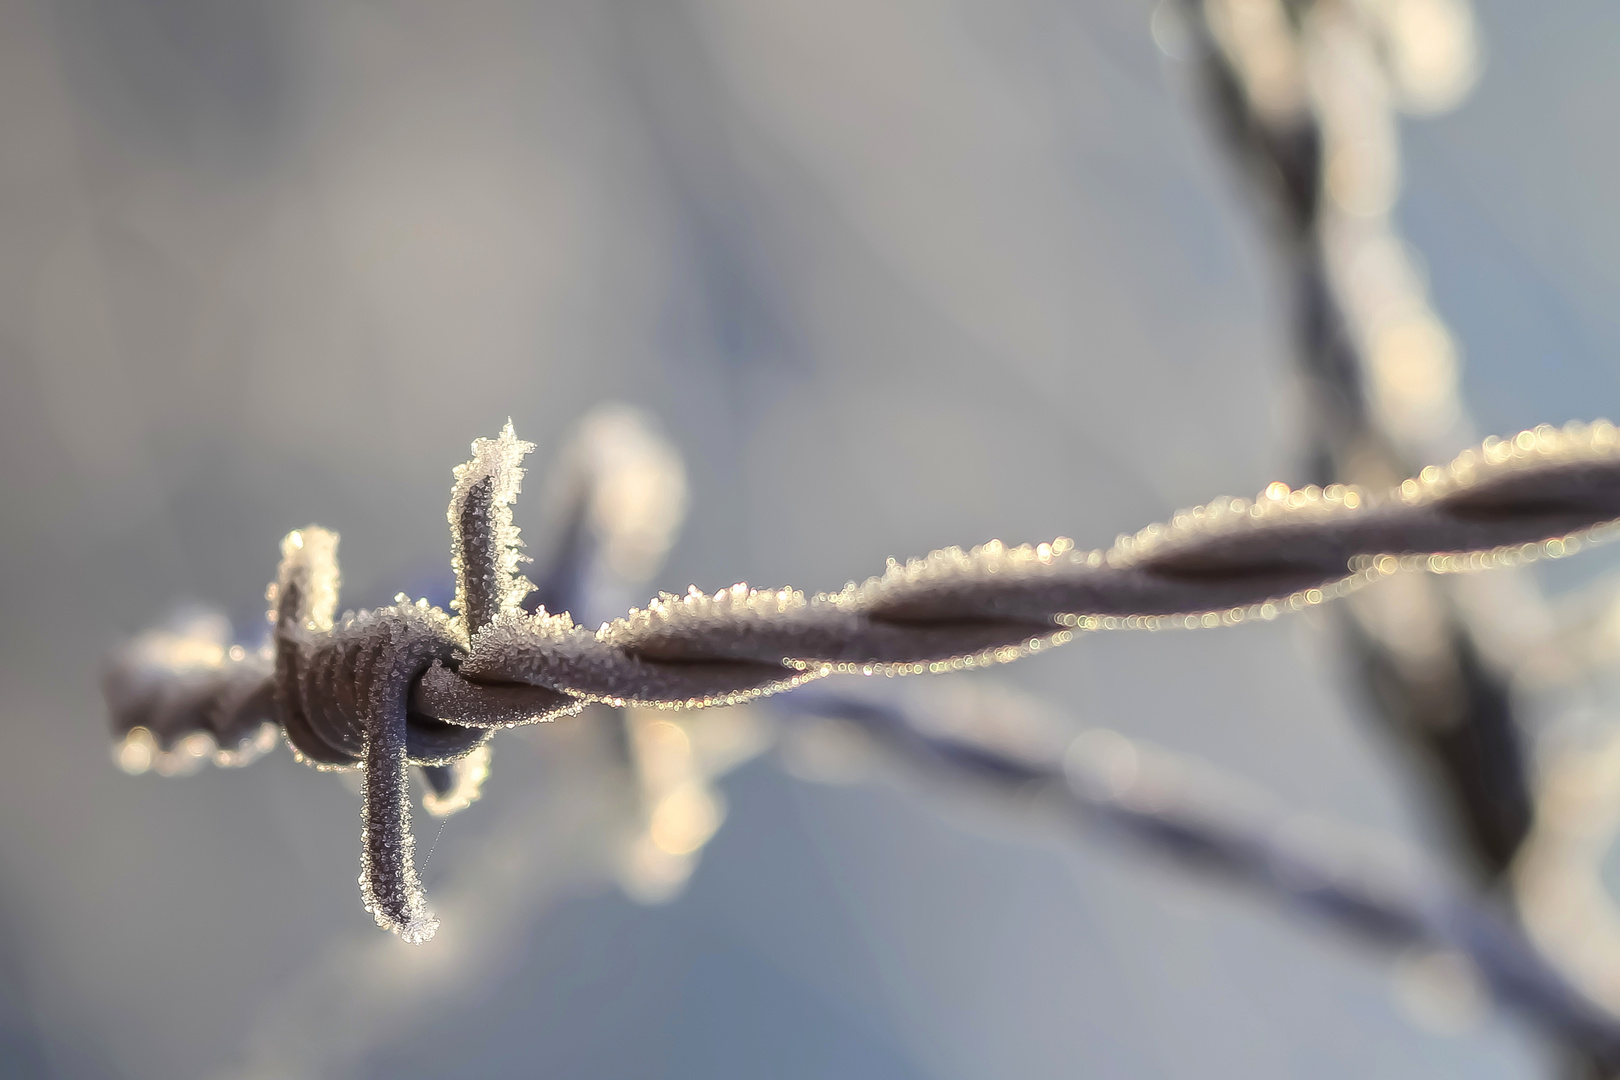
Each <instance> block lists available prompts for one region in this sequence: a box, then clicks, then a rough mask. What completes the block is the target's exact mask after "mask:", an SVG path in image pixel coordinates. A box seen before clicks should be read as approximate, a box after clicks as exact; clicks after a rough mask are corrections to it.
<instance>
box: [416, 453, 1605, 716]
mask: <svg viewBox="0 0 1620 1080" xmlns="http://www.w3.org/2000/svg"><path fill="white" fill-rule="evenodd" d="M1616 517H1620V437H1617V434H1616V431H1615V429H1614V427H1613V426H1612V425H1610V424H1608V423H1606V422H1599V423H1596V424H1593V425H1590V426H1588V425H1570V426H1569V427H1567V428H1565V429H1563V430H1556V429H1553V428H1550V427H1544V428H1539V429H1537V430H1535V431H1533V432H1525V433H1522V434H1521V435H1519V436H1517V437H1515V438H1514V439H1511V440H1499V439H1492V440H1488V441H1487V442H1486V443H1485V444H1484V445H1483V446H1482V447H1480V448H1479V449H1478V450H1470V451H1467V452H1465V453H1464V454H1462V455H1461V456H1459V457H1458V458H1457V459H1456V461H1454V462H1453V463H1452V464H1451V465H1450V466H1449V467H1446V468H1438V467H1432V466H1431V467H1430V468H1427V469H1425V470H1423V472H1422V474H1421V475H1420V476H1419V477H1417V478H1415V479H1412V480H1408V481H1406V482H1404V483H1403V484H1402V485H1401V486H1400V487H1399V488H1397V489H1396V490H1395V491H1394V492H1393V493H1391V494H1390V495H1388V496H1386V497H1383V498H1374V497H1372V496H1370V495H1369V494H1367V493H1366V492H1364V491H1362V490H1360V489H1358V488H1354V487H1347V486H1341V485H1333V486H1330V487H1328V488H1326V489H1319V488H1314V487H1311V488H1306V489H1303V490H1301V491H1290V490H1288V489H1286V488H1285V487H1284V486H1283V485H1280V484H1274V485H1272V486H1271V487H1270V488H1268V489H1267V492H1266V493H1264V494H1262V495H1261V496H1260V497H1259V498H1257V499H1254V500H1247V499H1218V500H1216V501H1214V502H1212V503H1210V504H1208V505H1206V506H1202V507H1197V508H1195V509H1193V510H1189V511H1185V512H1183V513H1180V514H1177V515H1176V516H1175V517H1174V518H1173V519H1172V521H1171V522H1170V523H1168V524H1166V525H1154V526H1149V527H1148V528H1146V529H1144V530H1142V531H1141V532H1139V533H1137V534H1136V535H1135V536H1129V537H1121V538H1120V540H1119V541H1118V542H1117V543H1116V544H1115V545H1114V546H1113V547H1112V548H1111V549H1108V550H1106V551H1102V550H1097V551H1081V550H1079V549H1077V548H1076V547H1075V546H1074V544H1073V542H1072V541H1070V540H1067V539H1065V538H1059V539H1058V540H1056V541H1053V542H1052V543H1050V544H1040V545H1036V546H1030V545H1025V546H1022V547H1009V546H1006V545H1004V544H1001V543H999V542H996V541H992V542H990V543H988V544H985V545H982V546H980V547H977V548H974V549H973V550H971V551H962V550H961V549H957V548H951V549H946V550H943V551H936V552H934V553H932V554H931V555H929V556H928V557H927V558H924V559H919V560H913V561H911V562H908V563H905V564H900V563H897V562H893V561H891V563H890V565H889V568H888V570H887V571H886V572H885V573H884V574H883V575H882V576H881V577H876V578H872V579H870V580H868V581H867V582H865V583H864V584H860V585H856V584H854V583H851V584H849V585H847V586H845V588H844V589H842V590H841V591H839V592H837V593H831V594H828V593H823V594H819V595H816V596H809V597H807V596H806V595H805V594H804V593H803V592H801V591H798V590H794V589H777V590H760V589H752V588H749V587H748V586H746V585H745V584H738V585H734V586H732V587H731V588H729V589H722V590H720V591H719V592H716V593H714V594H712V595H711V594H706V593H702V592H699V591H697V590H696V588H695V587H694V589H693V590H692V591H690V592H689V593H688V594H687V595H686V596H675V595H672V594H664V595H662V596H661V597H660V598H658V599H657V600H654V601H653V602H652V603H651V604H650V605H649V606H648V607H647V608H645V609H640V610H637V611H633V612H631V613H630V614H629V615H628V616H627V617H625V618H622V619H618V620H615V621H614V622H612V623H608V624H604V625H603V626H602V627H601V628H600V629H598V630H595V631H591V630H589V629H586V628H584V627H580V626H577V625H575V624H574V622H573V620H572V619H571V618H570V617H569V615H568V614H567V613H563V614H559V615H552V614H549V613H546V612H544V611H542V612H538V613H536V614H534V615H525V614H519V613H510V612H509V613H504V614H502V615H501V616H498V617H497V618H496V619H495V620H493V621H492V622H491V623H490V624H489V626H488V627H486V628H485V629H484V630H482V631H480V632H479V633H477V634H475V635H473V637H472V638H471V640H470V652H469V655H468V657H467V659H466V660H465V661H464V662H462V663H461V665H460V667H459V670H451V669H450V667H449V666H447V665H446V666H442V667H438V668H434V669H433V670H431V671H429V672H428V673H427V675H426V676H425V677H424V679H423V680H422V685H421V688H420V690H419V692H418V694H417V695H416V697H415V699H414V700H415V702H416V704H417V707H418V708H420V709H421V710H422V711H424V712H426V713H428V714H430V715H434V716H438V717H441V718H443V719H446V720H449V721H451V722H454V723H468V724H489V723H492V722H495V723H500V724H504V723H508V722H511V719H512V717H511V715H510V714H509V713H497V714H496V715H495V716H492V715H491V712H490V710H491V709H492V708H493V707H494V706H495V702H493V701H492V700H490V699H489V697H488V696H487V695H489V694H490V689H489V687H488V686H487V685H480V684H496V685H498V686H499V687H500V690H499V691H497V692H498V693H501V694H506V695H510V697H508V698H506V699H503V701H504V703H505V706H506V708H508V709H514V708H517V707H518V706H517V702H518V701H520V700H521V698H520V696H519V695H517V694H515V693H514V691H513V690H512V686H513V684H526V685H529V686H533V687H537V688H542V689H546V690H551V691H553V692H556V693H559V694H561V695H564V696H566V697H568V698H572V699H577V700H586V701H602V702H607V703H610V704H625V703H636V704H642V705H653V706H659V707H668V708H679V707H691V706H698V705H712V704H727V703H734V702H737V701H742V700H748V699H750V698H753V697H758V696H761V695H763V694H768V693H774V692H777V691H779V690H784V689H790V688H792V687H794V686H797V685H800V684H802V683H803V682H805V681H808V680H810V679H814V678H819V677H821V676H823V675H827V674H831V673H834V672H849V671H860V672H863V673H866V674H875V673H884V674H909V673H916V672H942V671H949V670H958V669H962V668H967V667H976V666H980V665H984V664H989V663H998V662H1006V661H1009V660H1014V659H1017V658H1019V657H1021V656H1025V655H1029V654H1031V653H1034V652H1039V651H1041V650H1042V649H1044V648H1047V647H1049V646H1052V645H1057V644H1062V643H1064V642H1066V641H1068V640H1070V639H1072V637H1073V634H1074V632H1075V631H1078V630H1096V629H1112V628H1116V627H1132V628H1158V627H1167V626H1189V627H1190V626H1215V625H1231V624H1234V623H1238V622H1243V621H1246V620H1249V619H1269V618H1274V617H1275V616H1276V615H1278V614H1281V613H1283V612H1284V611H1288V610H1298V609H1300V608H1303V607H1306V606H1310V605H1313V604H1316V603H1320V602H1321V601H1323V600H1325V599H1327V598H1330V597H1332V596H1336V595H1339V594H1342V593H1343V592H1345V591H1348V590H1349V589H1352V588H1355V587H1357V586H1359V585H1361V584H1364V583H1366V582H1368V581H1371V580H1375V579H1377V578H1379V577H1382V576H1385V575H1387V574H1390V573H1394V572H1396V571H1398V570H1401V569H1415V568H1420V567H1421V568H1423V569H1427V570H1431V571H1441V572H1446V571H1460V570H1475V569H1484V568H1487V567H1491V566H1503V565H1512V564H1516V563H1519V562H1522V561H1526V560H1531V559H1535V558H1540V557H1542V556H1544V555H1548V556H1556V555H1562V554H1568V553H1571V552H1573V551H1576V550H1579V548H1580V547H1581V546H1582V545H1583V544H1585V543H1587V542H1589V541H1591V540H1595V539H1599V538H1601V535H1606V533H1602V531H1601V530H1599V531H1598V532H1593V531H1592V530H1594V529H1596V527H1598V526H1601V525H1605V524H1606V523H1608V522H1610V521H1612V520H1614V519H1615V518H1616ZM1600 534H1601V535H1600ZM553 700H555V699H546V698H540V697H537V698H535V699H534V701H535V703H536V708H537V709H539V710H541V711H544V708H546V707H547V705H546V703H547V702H549V701H553Z"/></svg>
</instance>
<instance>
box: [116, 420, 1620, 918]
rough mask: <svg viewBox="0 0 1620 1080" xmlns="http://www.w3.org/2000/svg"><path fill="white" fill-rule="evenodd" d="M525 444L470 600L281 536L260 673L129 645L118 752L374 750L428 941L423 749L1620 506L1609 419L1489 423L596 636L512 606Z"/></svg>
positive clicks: (324, 755)
mask: <svg viewBox="0 0 1620 1080" xmlns="http://www.w3.org/2000/svg"><path fill="white" fill-rule="evenodd" d="M529 449H530V444H528V443H523V442H521V441H519V440H518V439H517V438H516V436H515V435H514V434H513V432H512V428H511V425H510V424H508V425H507V428H506V430H505V431H503V432H502V433H501V435H500V436H499V437H497V438H495V439H480V440H478V441H477V442H475V443H474V444H473V450H474V457H473V460H472V461H470V462H469V463H467V464H466V465H464V466H462V467H461V468H459V469H457V470H456V477H457V481H456V488H455V492H454V494H453V496H452V503H451V513H450V522H451V527H452V532H453V537H454V541H453V545H452V546H453V550H454V552H455V554H456V558H455V559H454V560H453V565H454V568H455V572H456V576H457V592H456V595H457V597H458V600H459V601H460V602H461V604H462V605H464V606H465V609H466V610H463V611H462V612H461V613H459V614H456V615H451V614H447V613H445V612H443V611H440V610H438V609H437V608H431V607H429V606H428V605H427V603H426V601H418V602H416V603H411V602H409V600H408V598H406V597H404V596H403V595H402V596H400V597H399V598H397V599H398V602H397V603H396V604H394V605H392V606H390V607H385V608H381V609H378V610H376V611H369V612H360V613H358V614H352V613H351V614H348V615H345V616H343V617H342V618H341V619H336V620H335V619H334V612H335V611H336V608H337V597H338V576H339V575H338V565H337V558H336V548H337V537H336V535H335V534H333V533H330V532H328V531H327V530H324V529H320V528H318V527H313V526H312V527H310V528H307V529H303V530H300V531H297V532H294V533H291V534H289V535H288V537H287V538H286V539H285V540H284V541H283V543H282V564H281V568H280V571H279V573H278V576H277V580H276V583H275V584H274V585H273V586H272V587H271V590H270V598H271V603H272V605H273V606H272V610H271V618H272V623H273V625H274V628H275V630H274V634H273V638H272V655H273V666H272V669H271V671H270V672H269V673H268V674H265V673H264V667H263V664H264V659H263V657H262V655H249V654H247V653H245V652H243V651H241V650H232V651H231V652H229V653H221V652H219V650H217V649H216V650H215V651H214V652H213V653H210V655H209V661H210V662H209V663H208V664H193V665H192V666H191V667H188V668H186V669H185V671H184V676H185V680H184V681H185V685H186V686H187V687H188V688H189V689H188V691H187V693H185V694H183V695H179V696H176V695H173V694H169V695H167V696H165V695H161V694H159V695H153V694H146V695H141V694H131V693H127V692H124V688H125V687H127V686H129V685H144V684H143V683H141V681H140V680H138V679H132V678H131V677H130V676H129V670H130V667H131V665H130V664H127V663H126V664H123V665H120V666H117V667H115V669H114V671H113V674H112V675H111V676H110V677H109V680H108V688H109V694H108V700H109V704H110V705H111V706H112V709H113V713H114V725H115V729H116V730H118V731H119V732H120V733H121V734H123V735H124V739H125V743H124V749H125V751H127V750H128V749H129V748H130V747H132V746H134V747H138V748H140V749H142V750H143V751H145V752H146V753H148V754H149V755H150V754H151V753H152V752H153V751H154V748H155V751H156V752H160V753H168V754H173V753H175V752H176V751H177V749H179V748H180V747H181V746H183V744H184V743H185V741H186V740H188V739H190V738H192V737H193V736H195V735H197V734H199V733H200V732H202V731H206V732H208V733H209V734H210V735H211V736H212V737H211V738H210V739H209V742H210V744H212V743H213V739H214V738H217V737H218V736H219V734H221V733H224V732H227V731H246V730H249V729H250V728H256V727H257V721H259V720H265V719H267V720H271V721H272V722H275V723H277V724H279V726H280V727H281V729H282V730H283V732H284V733H285V735H286V737H287V740H288V741H289V742H290V743H291V744H292V746H293V747H294V749H295V750H296V751H297V752H298V753H299V754H300V755H301V756H302V757H303V758H304V759H306V760H308V761H310V762H311V763H313V764H315V765H317V766H321V767H328V768H334V767H336V768H341V767H352V766H355V765H357V764H358V765H361V766H363V768H364V770H365V773H366V780H365V784H364V788H363V791H364V799H363V808H362V818H363V829H362V833H363V839H362V849H363V857H362V894H363V896H364V898H365V900H366V906H367V908H368V910H370V911H372V913H373V914H374V915H375V917H376V919H377V922H378V923H379V925H381V926H384V927H386V928H388V929H390V930H393V931H395V932H396V933H399V934H401V936H403V937H405V938H406V939H407V940H410V941H425V940H427V938H428V937H430V936H431V935H432V933H433V930H434V928H435V927H436V926H437V922H436V920H435V919H434V918H433V916H432V915H431V913H430V912H428V910H427V908H426V901H425V898H424V897H423V895H422V889H421V885H420V882H419V880H418V879H417V875H416V871H415V869H414V856H413V841H412V839H411V830H410V806H409V801H408V799H407V797H406V769H407V766H408V765H409V764H416V765H427V766H440V765H444V764H446V763H450V762H455V761H457V760H460V759H463V758H465V757H467V756H468V755H469V754H472V753H474V752H475V751H478V750H479V749H480V748H481V747H482V746H483V745H484V743H485V742H486V740H487V739H488V737H489V734H490V732H491V730H492V729H494V728H498V727H508V726H513V725H517V724H524V723H535V722H540V721H544V720H549V719H552V718H554V717H557V716H561V715H565V714H569V713H573V712H577V711H579V710H580V709H581V708H583V707H584V705H585V704H586V703H587V702H592V701H597V702H605V703H608V704H613V705H623V704H628V703H635V704H641V705H652V706H657V707H663V708H684V707H695V706H702V705H715V704H733V703H736V702H739V701H745V700H749V699H752V698H756V697H760V696H763V695H766V694H770V693H775V692H778V691H781V690H786V689H791V688H793V687H795V686H799V685H801V684H803V683H805V682H808V681H810V680H813V679H817V678H821V677H823V676H826V675H830V674H833V673H834V672H849V671H859V672H864V673H866V674H876V673H885V674H906V673H915V672H946V671H953V670H962V669H967V668H973V667H979V666H983V665H987V664H993V663H1002V662H1006V661H1010V660H1015V659H1018V658H1019V657H1022V656H1027V655H1031V654H1033V653H1036V652H1039V651H1042V650H1043V649H1046V648H1049V647H1051V646H1055V645H1059V644H1063V643H1064V642H1066V641H1069V640H1071V639H1072V638H1073V637H1074V635H1075V634H1076V633H1077V632H1080V631H1084V630H1100V629H1113V628H1120V627H1136V628H1157V627H1168V626H1186V627H1198V626H1210V627H1213V626H1220V625H1233V624H1237V623H1241V622H1244V621H1247V620H1251V619H1261V620H1265V619H1271V618H1275V617H1276V616H1278V615H1280V614H1282V613H1284V612H1287V611H1291V610H1300V609H1303V608H1306V607H1309V606H1312V605H1315V604H1319V603H1321V602H1322V601H1324V600H1326V599H1329V598H1331V597H1333V596H1336V595H1340V594H1342V593H1344V592H1346V591H1348V590H1350V589H1353V588H1355V587H1357V586H1359V585H1362V584H1366V583H1368V582H1371V581H1373V580H1376V579H1378V578H1380V577H1384V576H1386V575H1390V574H1394V573H1397V572H1399V571H1401V570H1414V569H1418V568H1423V569H1427V570H1430V571H1440V572H1446V571H1461V570H1475V569H1485V568H1487V567H1491V566H1500V565H1513V564H1516V563H1519V562H1523V561H1526V560H1531V559H1536V558H1540V557H1543V556H1556V555H1562V554H1568V553H1571V552H1573V551H1576V550H1579V548H1580V547H1582V546H1583V545H1584V544H1586V543H1587V542H1589V541H1591V540H1594V539H1598V538H1600V536H1601V535H1602V534H1603V533H1604V532H1605V530H1604V529H1603V528H1602V526H1604V525H1606V524H1607V523H1609V522H1612V521H1614V520H1615V519H1617V518H1620V432H1617V431H1616V429H1615V428H1614V426H1613V425H1611V424H1609V423H1607V422H1598V423H1595V424H1592V425H1589V426H1588V425H1584V424H1572V425H1570V426H1568V427H1566V428H1564V429H1562V430H1558V429H1553V428H1550V427H1543V428H1538V429H1537V430H1535V431H1527V432H1523V433H1521V434H1519V435H1518V436H1516V437H1514V438H1512V439H1509V440H1494V439H1493V440H1488V441H1487V442H1486V443H1485V444H1484V445H1483V446H1481V447H1480V448H1479V449H1477V450H1470V451H1467V452H1465V453H1463V454H1462V455H1461V456H1459V457H1458V458H1457V459H1456V460H1455V461H1454V462H1453V463H1452V464H1451V465H1450V466H1448V467H1446V468H1439V467H1430V468H1427V469H1424V470H1423V472H1422V473H1421V474H1420V475H1419V476H1418V477H1416V478H1414V479H1411V480H1407V481H1405V482H1403V483H1402V484H1401V485H1400V486H1399V487H1398V488H1396V489H1395V491H1393V492H1392V493H1390V494H1388V495H1386V496H1383V497H1374V496H1372V495H1370V494H1369V493H1367V492H1364V491H1361V490H1360V489H1357V488H1353V487H1344V486H1340V485H1334V486H1330V487H1328V488H1326V489H1319V488H1314V487H1312V488H1306V489H1303V490H1300V491H1291V490H1289V489H1288V488H1287V487H1286V486H1285V485H1282V484H1280V483H1275V484H1272V485H1270V486H1269V487H1268V488H1267V489H1266V491H1265V492H1263V493H1262V494H1261V495H1260V496H1259V497H1257V498H1256V499H1254V500H1248V499H1218V500H1215V501H1214V502H1211V503H1209V504H1208V505H1206V506H1203V507H1198V508H1196V509H1193V510H1189V511H1185V512H1183V513H1181V514H1177V515H1175V517H1174V518H1173V519H1172V520H1171V522H1170V523H1168V524H1166V525H1155V526H1149V527H1148V528H1146V529H1143V530H1142V531H1140V532H1138V533H1137V534H1135V535H1134V536H1128V537H1121V538H1120V539H1119V540H1118V542H1116V543H1115V545H1114V546H1113V547H1112V548H1110V549H1108V550H1106V551H1103V550H1096V551H1089V552H1085V551H1081V550H1079V549H1077V548H1076V547H1075V546H1074V544H1073V542H1072V541H1069V540H1066V539H1062V538H1060V539H1058V540H1056V541H1054V542H1052V543H1050V544H1040V545H1038V546H1027V545H1026V546H1022V547H1008V546H1006V545H1004V544H1001V543H999V542H991V543H988V544H985V545H982V546H981V547H978V548H975V549H973V550H972V551H961V550H960V549H947V550H945V551H937V552H934V553H933V554H931V555H929V556H928V557H927V558H925V559H919V560H913V561H911V562H908V563H906V564H903V565H902V564H900V563H897V562H891V563H890V566H889V569H888V571H887V572H886V573H885V574H883V575H882V576H881V577H877V578H873V579H871V580H869V581H867V582H866V583H865V584H862V585H856V584H854V583H851V584H849V585H847V586H846V587H845V588H844V589H843V590H841V591H840V592H837V593H832V594H819V595H816V596H813V597H808V598H807V597H806V596H805V595H804V594H803V593H802V592H799V591H797V590H793V589H778V590H769V591H765V590H758V589H750V588H748V587H747V586H746V585H742V584H738V585H734V586H732V587H731V588H729V589H722V590H720V591H719V592H717V593H715V594H713V595H708V594H705V593H701V592H699V591H697V590H696V589H695V588H694V589H693V590H692V591H691V592H690V593H688V594H687V595H686V596H685V597H676V596H672V595H667V594H666V595H665V596H663V597H662V598H660V599H659V600H656V601H654V602H653V603H652V604H651V605H650V606H649V607H648V608H646V609H643V610H639V611H633V612H631V613H630V614H629V615H628V616H627V617H626V618H623V619H619V620H616V621H614V622H612V623H606V624H604V625H603V626H602V627H601V629H599V630H597V631H594V632H593V631H590V630H587V629H584V628H582V627H579V626H576V625H575V624H574V622H573V620H572V618H571V617H570V616H569V615H568V614H567V613H562V614H557V615H553V614H550V613H547V612H545V611H544V610H541V611H537V612H535V613H534V614H528V613H526V612H525V611H524V610H523V608H522V601H523V599H524V596H525V594H526V592H527V591H528V583H527V582H524V581H523V580H522V579H521V578H518V577H517V576H516V573H515V567H516V565H517V558H516V546H517V543H518V539H517V530H516V529H515V528H513V527H512V524H511V511H510V504H511V502H512V500H513V499H514V498H515V497H516V494H517V489H518V484H519V481H520V480H521V477H522V470H521V469H520V468H519V467H518V463H519V462H520V461H521V459H522V457H523V455H524V454H525V453H527V452H528V450H529ZM469 492H471V493H474V495H475V497H472V498H469V497H467V496H468V493H469ZM470 507H471V508H475V509H469V508H470ZM469 583H473V584H472V585H469ZM149 651H150V650H148V652H149ZM131 655H136V656H144V655H146V654H145V653H143V652H142V651H141V650H140V649H139V648H137V649H134V650H131ZM255 673H258V675H257V678H258V681H257V682H256V681H255ZM153 681H154V680H152V679H148V680H146V682H148V683H150V682H153ZM156 681H157V682H159V683H161V682H162V680H161V679H159V680H156ZM266 687H268V689H269V693H266V692H265V691H266ZM176 702H178V703H179V704H178V705H177V706H176ZM220 716H228V722H220V721H219V720H218V718H219V717H220ZM188 725H190V726H188ZM203 725H207V726H206V727H204V726H203Z"/></svg>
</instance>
